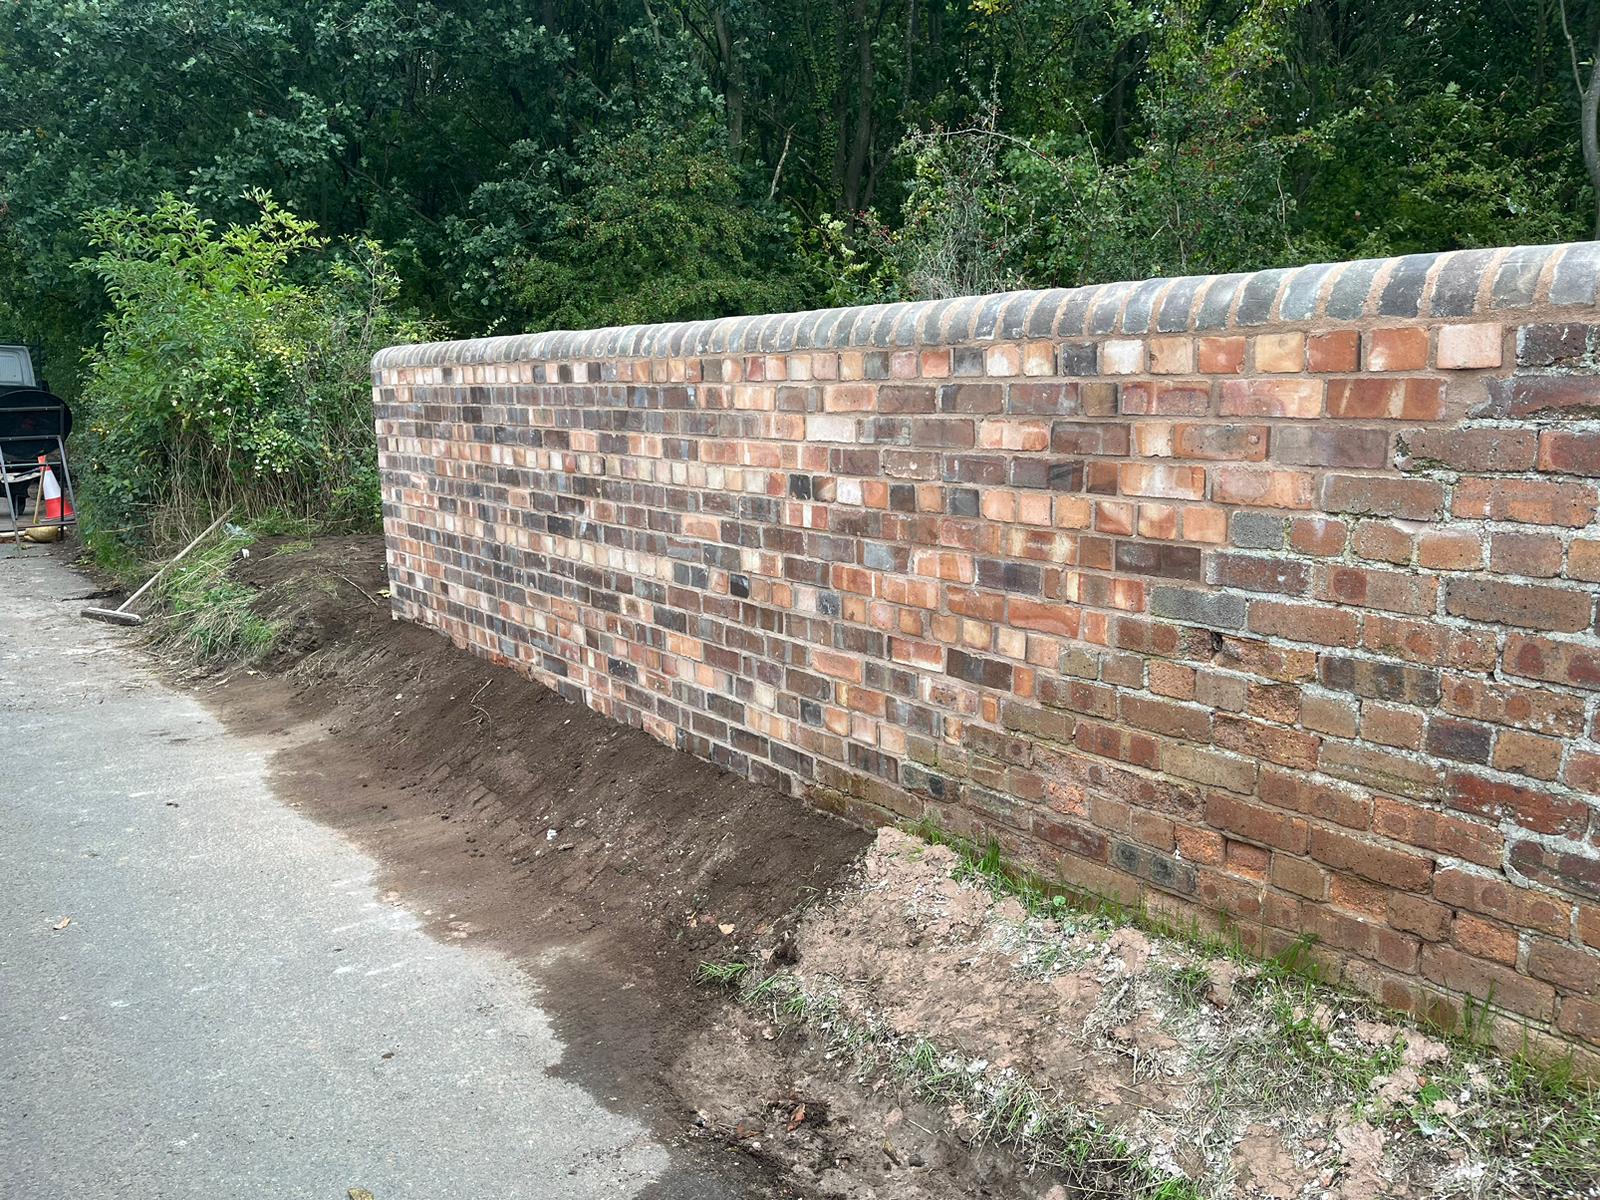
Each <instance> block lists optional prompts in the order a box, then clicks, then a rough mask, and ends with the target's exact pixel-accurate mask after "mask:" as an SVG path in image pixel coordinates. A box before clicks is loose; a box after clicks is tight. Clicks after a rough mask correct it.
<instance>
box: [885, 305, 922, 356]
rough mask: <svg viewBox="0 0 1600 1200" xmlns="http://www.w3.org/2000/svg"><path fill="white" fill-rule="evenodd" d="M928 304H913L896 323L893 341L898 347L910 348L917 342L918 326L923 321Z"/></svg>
mask: <svg viewBox="0 0 1600 1200" xmlns="http://www.w3.org/2000/svg"><path fill="white" fill-rule="evenodd" d="M927 308H928V305H926V304H911V305H908V306H907V307H906V311H905V312H903V313H901V314H900V319H899V320H898V321H896V322H895V323H894V337H893V341H894V344H895V345H896V346H909V345H911V344H912V343H913V342H915V341H916V340H917V325H918V323H919V322H920V321H921V320H922V317H923V313H924V311H925V310H926V309H927Z"/></svg>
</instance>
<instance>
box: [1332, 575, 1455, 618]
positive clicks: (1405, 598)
mask: <svg viewBox="0 0 1600 1200" xmlns="http://www.w3.org/2000/svg"><path fill="white" fill-rule="evenodd" d="M1315 594H1316V597H1317V599H1319V600H1332V601H1336V602H1338V603H1340V604H1350V605H1355V606H1357V607H1359V608H1376V609H1380V610H1382V611H1384V612H1400V613H1417V614H1421V613H1431V612H1433V611H1434V609H1435V606H1436V604H1437V603H1438V597H1439V581H1438V580H1437V579H1430V578H1429V577H1427V576H1425V575H1415V574H1412V573H1411V572H1409V571H1386V570H1383V569H1382V568H1378V567H1340V566H1328V567H1318V568H1317V587H1316V592H1315Z"/></svg>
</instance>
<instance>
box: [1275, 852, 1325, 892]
mask: <svg viewBox="0 0 1600 1200" xmlns="http://www.w3.org/2000/svg"><path fill="white" fill-rule="evenodd" d="M1267 878H1268V881H1269V882H1270V883H1271V884H1272V886H1273V887H1277V888H1282V889H1283V890H1284V891H1286V892H1293V893H1294V894H1295V895H1297V896H1304V897H1305V898H1306V899H1307V900H1321V899H1322V898H1323V897H1324V896H1326V895H1327V893H1328V873H1327V872H1326V871H1324V870H1323V869H1322V868H1321V867H1319V866H1317V865H1316V864H1315V863H1310V862H1307V861H1306V860H1305V859H1303V858H1300V857H1298V856H1296V855H1290V854H1274V855H1273V856H1272V866H1271V868H1270V870H1269V872H1268V875H1267Z"/></svg>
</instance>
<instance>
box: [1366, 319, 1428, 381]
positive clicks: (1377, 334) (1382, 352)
mask: <svg viewBox="0 0 1600 1200" xmlns="http://www.w3.org/2000/svg"><path fill="white" fill-rule="evenodd" d="M1427 365H1428V331H1427V330H1426V329H1423V328H1421V327H1419V326H1415V325H1402V326H1397V327H1394V328H1390V329H1373V330H1369V331H1368V332H1367V370H1369V371H1420V370H1422V368H1424V367H1426V366H1427Z"/></svg>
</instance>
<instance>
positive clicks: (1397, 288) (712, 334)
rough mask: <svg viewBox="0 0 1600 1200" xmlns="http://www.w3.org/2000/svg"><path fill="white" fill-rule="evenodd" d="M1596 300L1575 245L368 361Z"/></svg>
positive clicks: (560, 355) (470, 361) (426, 363)
mask: <svg viewBox="0 0 1600 1200" xmlns="http://www.w3.org/2000/svg"><path fill="white" fill-rule="evenodd" d="M1597 293H1600V242H1572V243H1565V244H1559V245H1550V246H1512V247H1508V248H1504V249H1499V250H1457V251H1452V252H1449V253H1445V254H1412V255H1405V256H1403V257H1395V258H1387V259H1362V260H1357V261H1354V262H1347V263H1312V264H1309V265H1306V266H1301V267H1275V268H1272V269H1270V270H1265V271H1256V272H1252V273H1246V274H1238V273H1234V274H1228V275H1188V276H1181V277H1178V278H1173V279H1165V278H1163V279H1147V280H1140V281H1130V282H1121V283H1106V284H1091V285H1088V286H1086V287H1077V288H1050V289H1045V290H1027V291H1015V292H1000V293H996V294H993V295H988V296H959V297H953V298H946V299H940V300H918V301H896V302H894V303H892V304H871V305H861V306H856V307H852V308H834V309H813V310H808V311H804V312H786V313H767V314H761V315H757V316H744V317H720V318H714V319H712V320H707V321H676V322H670V323H665V324H655V325H622V326H608V327H606V328H603V329H587V330H550V331H546V332H544V333H534V334H510V335H502V336H498V337H485V338H465V339H461V340H457V341H447V342H428V343H421V344H416V345H405V346H389V347H387V348H385V349H383V350H380V351H378V352H377V354H375V355H374V356H373V359H372V369H373V371H374V372H377V371H385V370H393V369H397V368H404V367H432V366H471V365H481V364H484V363H504V362H518V361H527V360H536V361H564V360H572V359H580V358H649V357H665V356H672V357H681V356H685V355H703V354H729V355H740V354H758V353H791V352H795V351H799V352H804V351H807V350H858V349H859V350H870V349H875V348H876V349H884V348H888V347H891V346H947V345H957V344H960V343H964V342H972V341H990V340H994V339H1001V340H1014V339H1022V338H1035V337H1056V338H1062V337H1084V336H1088V337H1106V336H1113V335H1116V334H1127V335H1129V336H1148V335H1149V334H1150V333H1151V332H1154V331H1159V332H1162V333H1181V332H1202V331H1203V332H1206V333H1214V332H1217V331H1219V330H1227V329H1248V330H1250V331H1251V332H1257V331H1260V330H1261V329H1263V328H1265V327H1267V326H1269V325H1271V324H1282V323H1290V324H1309V323H1331V324H1353V323H1355V322H1358V321H1361V320H1365V319H1368V318H1374V317H1381V316H1385V315H1387V316H1391V317H1397V318H1400V319H1422V318H1429V317H1431V318H1435V319H1437V318H1441V317H1443V318H1449V317H1470V316H1472V315H1474V314H1476V313H1479V312H1492V313H1494V314H1495V315H1496V316H1497V317H1501V318H1503V317H1505V316H1506V315H1507V314H1509V313H1514V312H1515V310H1517V309H1529V308H1535V307H1541V306H1542V307H1550V308H1592V307H1594V305H1595V304H1596V303H1597V300H1600V297H1597Z"/></svg>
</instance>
